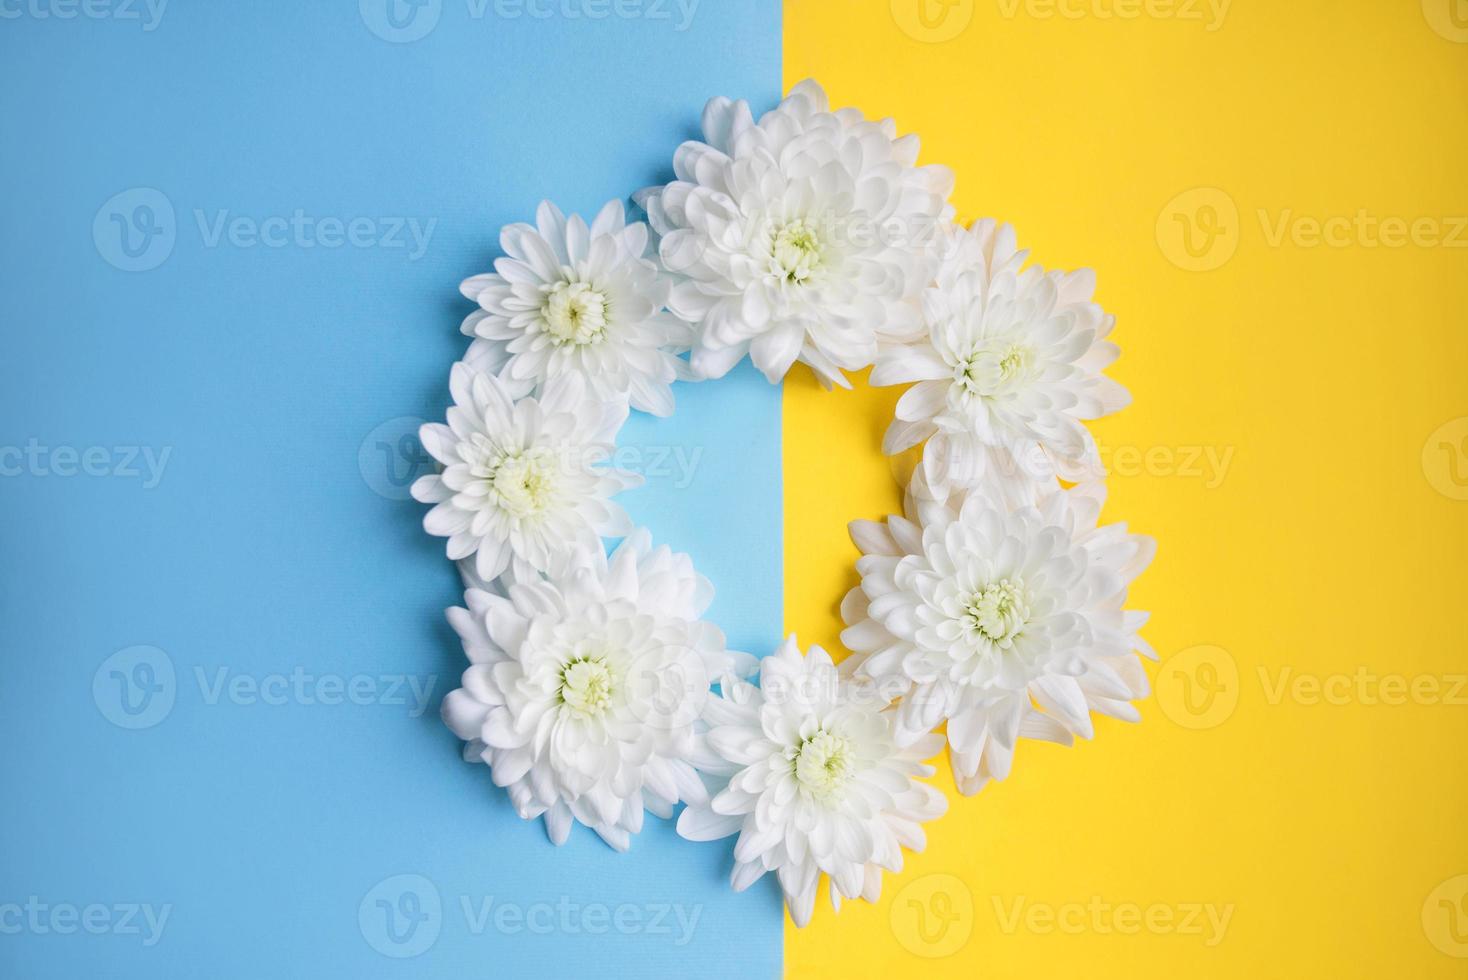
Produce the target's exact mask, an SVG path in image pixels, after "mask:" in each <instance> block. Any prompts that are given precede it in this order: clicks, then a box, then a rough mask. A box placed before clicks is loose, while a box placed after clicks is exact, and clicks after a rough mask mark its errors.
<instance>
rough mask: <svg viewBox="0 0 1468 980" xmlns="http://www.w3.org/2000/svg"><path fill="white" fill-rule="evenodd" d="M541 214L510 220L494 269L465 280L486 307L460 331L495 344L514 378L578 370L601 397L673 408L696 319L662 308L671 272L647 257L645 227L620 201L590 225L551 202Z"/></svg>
mask: <svg viewBox="0 0 1468 980" xmlns="http://www.w3.org/2000/svg"><path fill="white" fill-rule="evenodd" d="M535 221H536V226H535V227H531V226H530V225H527V224H513V225H508V226H507V227H506V228H505V229H504V230H503V231H502V232H500V246H501V248H503V249H504V251H505V253H506V257H504V258H501V259H497V260H496V261H495V263H494V267H495V272H493V273H487V274H485V275H479V276H473V277H472V278H469V279H466V280H465V281H464V283H463V285H461V286H460V287H459V289H460V291H461V292H462V293H463V294H464V295H465V296H467V297H468V298H469V299H472V300H474V301H475V302H477V303H478V304H479V305H480V307H481V309H480V310H478V311H476V312H474V313H471V314H470V315H469V317H468V319H466V320H465V321H464V325H463V331H464V333H466V334H468V335H470V336H473V337H480V338H483V339H484V340H486V341H489V342H490V343H491V344H493V345H494V346H495V348H496V349H497V352H498V353H499V355H500V359H502V360H504V361H505V362H506V363H507V370H508V371H509V376H510V378H511V379H513V380H515V381H529V382H532V383H533V384H535V385H536V386H537V387H538V386H540V385H543V384H544V383H545V382H546V381H549V380H550V379H551V378H556V377H560V376H562V375H566V374H579V375H581V376H582V377H583V378H584V379H585V380H586V382H587V383H588V385H589V387H590V388H591V390H592V391H593V392H594V393H595V394H596V395H597V396H598V397H601V398H603V399H605V400H608V401H611V400H613V399H622V400H624V401H630V402H631V405H632V407H633V408H636V409H639V410H641V411H644V412H651V413H652V414H654V415H661V416H667V415H671V414H672V413H673V392H672V389H671V388H670V387H669V385H670V384H671V383H672V382H673V381H674V380H677V379H679V378H683V379H687V378H691V377H692V372H691V371H690V370H689V368H688V364H687V362H686V361H684V360H683V359H682V358H680V357H678V354H680V353H682V352H684V351H687V350H688V349H689V347H690V346H691V345H692V342H693V328H692V327H691V326H690V325H689V324H687V323H685V322H683V321H682V320H679V319H678V318H677V317H675V316H673V315H672V314H670V313H668V312H667V311H666V310H665V307H666V306H667V303H668V293H669V290H670V289H671V281H670V279H669V277H668V276H666V275H664V274H663V273H662V272H661V270H659V268H658V266H657V264H656V263H654V262H652V261H651V260H650V259H648V258H646V257H644V256H645V253H646V252H647V237H648V236H647V226H646V225H644V224H641V223H633V224H630V225H629V224H627V222H626V216H625V214H624V212H623V209H622V202H620V201H612V202H611V203H609V204H607V205H606V206H605V207H603V208H602V209H601V213H600V214H598V215H597V216H596V218H595V220H593V221H592V223H591V226H590V227H589V228H588V227H587V225H586V222H585V221H584V220H582V218H581V216H580V215H575V214H573V215H572V216H571V217H570V218H569V219H567V218H566V216H565V215H563V214H562V213H561V211H560V209H559V208H557V207H556V206H555V205H554V204H552V203H550V202H549V201H544V202H542V203H541V205H540V208H539V210H538V211H537V212H536V215H535Z"/></svg>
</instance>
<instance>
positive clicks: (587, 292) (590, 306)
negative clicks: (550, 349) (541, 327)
mask: <svg viewBox="0 0 1468 980" xmlns="http://www.w3.org/2000/svg"><path fill="white" fill-rule="evenodd" d="M541 314H542V316H544V317H545V329H546V332H547V333H549V334H550V335H551V339H552V340H553V341H554V342H555V343H556V345H557V346H558V347H564V346H566V345H577V346H582V345H586V344H595V343H597V342H599V341H600V340H602V338H604V337H605V336H606V334H607V297H606V295H605V294H604V293H602V292H600V291H599V290H597V289H595V288H594V287H592V286H591V285H590V284H589V283H584V282H558V283H556V284H555V285H554V286H552V287H551V288H550V292H548V293H547V294H546V297H545V305H544V306H543V307H542V308H541Z"/></svg>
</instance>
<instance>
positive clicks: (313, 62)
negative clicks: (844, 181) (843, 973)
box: [0, 0, 782, 977]
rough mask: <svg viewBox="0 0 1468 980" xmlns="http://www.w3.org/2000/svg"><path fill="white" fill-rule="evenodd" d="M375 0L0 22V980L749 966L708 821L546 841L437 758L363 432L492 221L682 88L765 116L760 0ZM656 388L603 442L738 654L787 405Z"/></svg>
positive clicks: (443, 374) (525, 209)
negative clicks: (632, 466)
mask: <svg viewBox="0 0 1468 980" xmlns="http://www.w3.org/2000/svg"><path fill="white" fill-rule="evenodd" d="M386 2H387V0H363V2H362V4H361V5H360V8H359V4H358V3H357V2H356V0H332V2H319V3H316V2H313V3H298V2H285V0H272V2H253V3H236V4H224V3H188V4H185V3H181V2H180V3H176V4H171V5H168V6H167V7H166V8H164V10H163V16H162V18H161V20H158V21H157V22H156V23H154V20H153V18H154V16H155V15H154V12H150V8H149V7H148V6H146V5H145V4H143V3H137V4H127V5H120V3H114V4H113V5H111V6H104V5H93V4H89V5H88V6H87V7H86V8H82V7H80V6H75V7H73V6H70V5H68V4H66V3H55V2H51V0H28V2H27V4H26V5H24V6H14V5H7V7H6V8H5V9H6V11H7V14H9V13H14V12H16V11H19V16H18V17H16V18H10V17H8V16H7V19H5V20H0V79H3V82H4V84H3V85H0V142H3V145H4V151H3V153H0V180H3V186H4V188H5V204H4V215H5V217H4V220H3V222H0V269H3V273H0V275H3V288H0V336H3V341H4V346H3V353H0V473H3V475H0V617H3V622H4V624H5V629H4V631H3V634H0V656H3V665H4V680H3V683H0V737H3V743H4V746H5V751H4V753H3V755H0V773H3V783H4V790H3V793H0V816H3V837H0V975H4V976H7V977H77V976H121V977H155V976H215V977H247V976H248V977H264V976H298V977H326V976H351V977H370V976H454V975H463V976H471V975H472V976H503V977H510V976H525V975H528V974H529V973H530V971H532V970H534V971H543V975H548V976H555V975H560V974H562V973H582V972H589V973H592V974H593V975H600V976H619V975H622V976H625V975H634V974H636V975H643V974H645V975H667V974H669V973H672V972H674V971H679V972H682V971H684V970H691V969H694V968H697V969H698V970H699V971H700V972H701V973H702V974H703V975H707V976H773V975H776V974H777V973H778V971H779V963H780V955H781V929H782V918H781V913H780V908H779V903H778V896H777V893H776V890H775V888H774V885H773V882H770V881H765V882H761V884H760V885H759V886H757V887H756V888H755V889H753V890H752V891H751V892H749V893H746V894H745V895H742V896H736V895H733V894H732V893H731V892H730V891H729V889H728V885H727V872H728V867H729V864H730V860H731V858H730V855H729V848H728V846H727V844H725V845H698V844H690V843H686V842H682V841H680V840H678V839H677V837H676V835H675V834H674V833H673V831H672V827H671V826H670V825H669V824H667V823H664V822H662V821H651V822H650V824H649V826H648V827H647V829H646V830H645V831H644V832H643V834H642V835H641V836H640V837H639V838H637V839H636V840H635V841H634V844H633V848H632V851H631V852H630V853H629V854H626V855H618V854H616V853H614V852H612V851H611V850H610V849H608V848H606V847H605V846H604V845H602V844H601V842H600V841H599V840H597V839H596V838H595V837H594V835H592V834H591V833H590V832H589V831H586V830H584V829H581V828H578V829H577V830H576V831H575V832H574V833H573V835H572V839H571V841H570V843H569V844H568V845H567V846H566V847H565V848H563V849H560V850H557V849H555V848H554V847H552V846H551V845H550V844H549V843H548V842H547V840H546V838H545V835H544V831H543V829H542V828H541V826H540V825H539V824H538V823H536V824H528V823H523V822H521V821H520V820H518V819H517V818H516V817H515V816H514V814H513V812H512V811H511V809H510V807H509V804H508V802H507V801H506V800H505V798H504V796H503V794H502V793H500V792H499V791H497V790H495V789H494V788H493V786H492V785H491V784H490V782H489V779H488V773H487V771H486V770H485V769H484V768H483V767H480V766H469V765H466V764H464V763H463V762H462V761H461V760H460V757H459V746H458V744H457V742H456V740H455V739H454V738H453V737H452V735H451V734H450V733H449V732H448V731H446V730H445V729H444V728H443V727H442V725H441V724H440V722H439V720H438V717H437V714H438V702H439V701H440V699H441V698H442V696H443V694H444V693H445V691H446V690H447V689H448V688H450V687H452V686H453V685H454V684H455V683H456V680H457V677H458V673H459V671H460V670H461V668H462V665H463V661H462V655H461V653H460V651H459V649H458V646H457V642H456V640H455V638H454V636H453V634H452V632H451V631H450V630H449V629H448V627H447V625H446V624H445V623H444V620H443V616H442V610H443V608H444V607H445V606H446V605H448V604H450V603H452V602H455V601H456V599H457V597H456V590H455V584H456V583H455V577H454V574H453V572H452V569H451V567H450V565H449V564H448V562H447V561H446V560H445V559H444V558H443V555H442V549H441V545H442V543H441V542H439V541H435V540H431V539H429V538H428V537H427V536H426V535H425V534H424V533H423V532H422V530H421V527H420V523H419V522H420V520H421V516H422V511H423V508H422V507H421V506H420V505H418V504H416V503H413V502H411V501H408V500H406V499H403V498H404V497H405V494H404V493H403V485H404V483H405V481H406V478H407V476H408V475H409V473H408V471H409V469H410V468H411V466H412V465H413V463H414V462H415V459H414V456H413V454H412V452H411V450H410V447H409V446H408V444H405V443H403V442H402V440H401V438H400V437H401V435H402V434H403V433H404V432H407V431H409V430H410V429H411V425H412V423H411V422H404V421H397V422H394V420H401V419H403V418H404V417H417V418H429V417H438V416H439V415H440V413H441V412H442V410H443V407H444V406H445V404H446V403H447V401H448V394H447V374H448V367H449V364H450V362H451V361H452V360H453V359H454V358H455V357H457V356H458V355H459V353H460V352H461V351H462V350H463V348H464V346H465V340H464V339H463V338H462V337H460V336H459V334H458V323H459V320H460V319H461V318H462V316H463V315H464V313H466V312H467V304H466V303H465V302H464V301H463V300H462V299H461V298H460V297H459V296H458V295H457V293H456V291H455V287H456V284H457V283H458V282H459V280H460V279H461V278H462V277H464V276H465V275H468V274H470V273H474V272H479V271H483V270H485V269H487V268H488V265H489V262H490V260H491V259H492V258H493V257H494V255H495V252H496V244H495V243H496V233H497V230H498V228H499V226H500V225H501V224H503V223H505V222H508V221H512V220H525V219H528V218H529V217H530V216H531V215H532V214H533V211H534V207H535V204H536V202H537V201H539V200H540V198H542V197H545V196H550V197H553V198H555V199H556V200H557V201H559V202H560V203H561V204H562V205H563V206H565V207H567V208H574V209H577V210H581V211H582V212H584V213H590V212H592V211H594V209H595V208H596V207H597V206H598V205H600V204H601V203H602V202H603V201H604V200H606V199H608V198H611V197H617V196H624V195H626V194H628V193H630V192H631V191H632V190H634V189H636V188H638V187H641V186H643V185H645V184H648V183H651V182H653V181H655V180H657V179H660V178H666V177H667V176H669V174H670V163H669V161H670V160H671V157H672V153H673V150H674V148H675V147H676V146H677V144H678V142H679V141H680V140H682V139H684V138H686V137H688V136H689V135H692V134H693V132H694V128H695V126H696V122H697V118H698V113H699V110H700V109H701V107H702V103H703V100H704V99H705V98H707V97H708V96H710V95H714V94H721V93H727V94H744V95H748V96H749V97H751V98H752V99H754V101H756V103H758V104H761V105H767V104H769V103H771V102H772V101H773V100H774V98H775V97H776V96H777V94H778V85H779V57H780V51H779V33H780V23H779V18H780V12H779V5H778V3H777V2H775V0H717V2H714V0H706V2H704V3H702V4H701V5H698V6H697V8H696V10H694V11H693V16H692V19H691V21H687V20H686V18H685V14H686V13H687V12H688V7H689V5H688V4H679V3H678V2H677V0H666V2H663V0H642V2H634V0H584V2H582V0H576V2H571V3H562V2H560V0H556V2H555V3H554V4H552V3H549V2H545V0H541V3H540V4H538V5H535V6H533V8H532V7H526V6H525V5H524V4H523V3H520V2H510V3H506V2H499V3H496V2H495V0H488V3H487V5H479V6H480V9H482V10H483V11H484V15H483V16H475V9H476V2H475V0H429V2H428V3H427V5H425V6H422V7H421V9H418V10H417V11H416V13H417V15H418V17H419V19H418V20H413V19H411V17H410V16H409V15H411V14H414V13H415V9H414V8H413V7H411V6H409V4H408V2H407V0H392V2H393V3H394V4H396V5H397V6H396V8H395V13H396V14H397V15H398V21H397V23H398V24H399V25H406V26H399V27H393V26H392V23H391V22H389V21H388V20H387V19H386V7H385V3H386ZM153 9H154V11H156V8H153ZM532 10H533V11H535V12H539V13H544V12H546V11H550V12H551V14H552V15H551V16H549V17H539V16H532ZM88 11H89V12H90V13H88ZM68 12H69V13H72V14H75V16H74V17H71V18H69V19H67V18H63V17H61V16H59V15H60V14H64V13H68ZM98 12H101V13H103V14H105V16H95V15H96V14H98ZM568 12H569V13H581V14H584V15H585V16H579V17H571V16H568ZM516 13H518V16H514V15H515V14H516ZM599 13H606V14H607V16H605V17H604V18H602V19H595V17H594V15H596V14H599ZM633 13H636V14H639V15H640V16H635V17H634V16H628V14H633ZM43 14H45V15H47V16H41V15H43ZM662 14H666V16H660V15H662ZM435 18H436V20H435ZM430 23H431V24H432V29H431V30H430V31H428V32H427V33H426V35H424V36H423V37H421V38H419V39H417V40H413V41H408V42H405V43H394V42H390V41H388V40H384V39H383V38H382V37H380V36H378V34H375V33H374V30H373V28H374V27H375V28H376V30H377V31H378V32H379V33H381V34H386V35H388V36H390V37H399V38H403V37H408V36H410V35H414V34H418V33H421V32H422V31H423V29H424V28H426V27H428V26H429V25H430ZM150 24H151V25H152V28H153V29H148V28H149V26H150ZM680 27H685V28H686V29H680ZM137 188H147V189H152V192H142V191H136V190H133V189H137ZM124 192H127V193H124ZM119 194H122V196H121V197H119V198H117V199H116V200H115V201H112V203H110V204H109V203H107V202H109V201H111V200H112V199H113V198H114V196H115V195H119ZM169 208H171V209H172V211H173V218H172V221H171V222H170V220H169V216H168V214H167V211H168V209H169ZM298 212H299V218H298V217H297V214H298ZM271 217H276V218H279V219H283V220H278V221H274V222H271V221H268V220H267V219H269V218H271ZM240 218H243V219H248V220H247V221H244V222H237V221H236V220H235V219H240ZM323 219H327V220H324V223H323ZM330 219H334V221H333V220H330ZM356 219H360V220H356ZM409 219H412V220H414V221H416V222H417V223H418V224H417V228H418V233H419V238H420V239H422V238H424V237H426V243H421V244H420V243H419V242H415V238H414V235H413V234H412V228H413V225H412V223H411V221H410V220H409ZM354 221H355V223H354ZM430 222H433V224H432V225H431V233H429V228H430V224H429V223H430ZM399 224H401V229H400V230H395V229H396V228H397V226H398V225H399ZM124 231H126V233H127V236H128V237H127V239H126V240H125V239H124V238H123V237H122V235H123V232H124ZM334 242H335V243H336V244H335V245H333V243H334ZM394 243H400V244H394ZM425 245H426V247H424V246H425ZM420 252H421V254H418V253H420ZM146 266H155V267H154V268H151V269H148V270H147V271H124V270H126V269H129V268H132V269H140V268H143V267H146ZM677 396H678V401H679V411H678V414H677V416H676V417H675V418H674V419H672V420H667V421H654V420H650V419H646V418H638V419H635V420H634V422H633V423H632V426H631V428H629V430H628V431H627V432H626V433H625V440H624V442H625V443H626V444H627V445H629V446H631V447H633V454H634V455H633V458H634V461H636V462H638V463H639V464H640V465H641V466H643V467H644V468H645V469H647V470H648V471H649V476H650V480H649V485H648V486H647V487H646V488H645V489H643V490H641V491H635V492H634V493H633V494H631V495H629V498H628V499H627V503H628V505H629V509H630V510H632V511H633V513H634V516H635V517H636V518H638V519H639V520H641V521H645V522H647V523H648V524H649V525H650V526H651V527H652V528H653V532H654V537H655V539H656V540H658V541H662V542H667V543H669V544H672V545H674V546H675V547H677V548H680V549H682V550H687V551H689V552H691V553H692V554H693V556H694V558H695V560H696V561H697V562H698V564H699V566H700V568H701V569H702V570H703V571H704V572H705V573H706V574H707V575H709V577H710V578H712V579H713V580H714V582H715V584H716V586H717V588H718V592H719V597H718V600H717V601H716V603H715V606H714V608H713V610H712V611H711V614H710V615H711V618H712V619H714V620H715V621H716V622H718V623H719V624H720V625H722V626H723V627H724V628H725V629H726V631H727V632H728V633H729V635H730V639H731V641H732V643H733V645H736V646H740V647H742V648H744V649H748V650H751V651H753V652H757V653H764V652H768V650H769V648H770V647H771V646H772V645H773V644H774V643H775V642H776V641H777V640H778V639H779V634H780V617H781V596H780V580H781V578H780V576H781V559H780V547H781V546H780V541H781V539H780V535H779V528H780V514H781V509H780V483H779V391H778V389H776V388H773V387H770V386H768V385H766V384H765V383H764V382H763V380H759V379H757V378H756V377H755V376H754V375H753V374H752V373H751V372H750V371H748V370H747V369H746V370H741V371H740V372H738V373H737V374H736V375H734V376H731V377H730V378H728V379H725V380H724V381H721V382H718V383H716V384H709V385H703V386H696V387H689V386H679V388H678V390H677ZM165 452H166V453H167V455H166V456H164V455H163V454H164V453H165ZM405 453H406V455H405ZM389 466H391V467H393V468H392V469H391V470H390V469H389V468H388V467H389ZM130 474H136V475H130ZM139 646H141V647H143V648H144V649H142V650H134V649H132V648H134V647H139ZM119 651H122V652H121V653H119ZM114 655H115V656H114ZM104 662H105V663H104ZM170 668H171V670H172V672H173V675H172V682H171V683H170V678H169V670H170ZM412 684H416V685H417V687H418V691H419V692H422V691H424V690H426V691H427V696H426V698H424V699H423V704H421V705H420V704H415V703H414V702H415V691H414V690H413V688H412V686H411V685H412ZM124 699H125V700H124ZM170 699H171V700H170ZM327 702H339V703H327ZM358 702H361V703H358ZM420 708H424V709H425V710H422V711H421V713H420V711H419V709H420ZM127 726H134V727H127ZM138 726H147V727H138ZM404 875H406V876H414V877H410V878H396V877H395V876H404ZM389 879H392V880H389ZM384 881H386V882H387V883H386V884H381V883H383V882H384ZM435 901H436V902H437V904H438V911H437V914H436V915H435V913H434V905H435ZM379 903H381V904H379ZM486 903H490V904H486ZM466 905H467V911H466ZM502 907H508V908H507V910H506V911H503V912H502V911H500V910H501V908H502ZM486 909H487V913H488V914H487V916H486V915H485V914H484V913H485V912H486ZM149 913H151V915H152V916H153V918H152V920H150V919H149V917H148V916H149ZM165 913H166V915H167V918H166V920H163V921H162V922H161V923H160V922H159V918H160V917H161V916H162V915H164V914H165ZM359 913H360V915H359ZM389 913H391V916H392V918H391V919H390V918H389ZM694 916H696V917H697V918H696V920H695V919H694ZM390 925H391V928H392V930H393V931H392V932H389V931H388V928H389V926H390ZM420 949H421V950H422V952H421V953H420V955H417V956H415V957H411V958H397V957H395V956H394V955H389V954H399V953H405V952H418V951H419V950H420Z"/></svg>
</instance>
